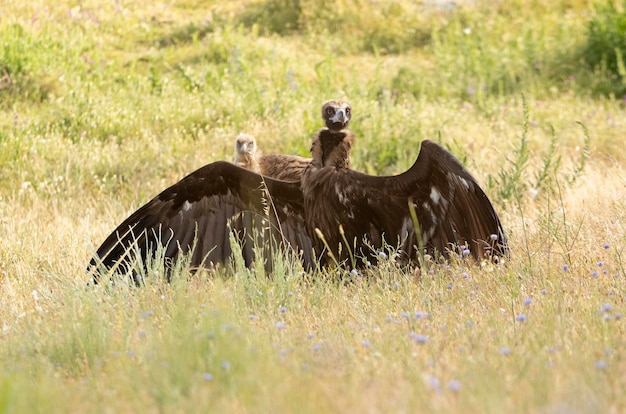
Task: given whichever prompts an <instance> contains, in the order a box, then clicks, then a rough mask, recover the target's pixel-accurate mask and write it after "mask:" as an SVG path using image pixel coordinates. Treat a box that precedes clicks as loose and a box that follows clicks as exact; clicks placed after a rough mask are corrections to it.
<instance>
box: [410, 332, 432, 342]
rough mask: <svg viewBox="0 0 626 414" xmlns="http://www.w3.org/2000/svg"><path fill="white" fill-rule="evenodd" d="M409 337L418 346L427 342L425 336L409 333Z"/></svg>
mask: <svg viewBox="0 0 626 414" xmlns="http://www.w3.org/2000/svg"><path fill="white" fill-rule="evenodd" d="M409 337H410V338H411V339H413V340H414V341H415V342H417V343H418V344H425V343H427V342H428V337H427V336H426V335H420V334H416V333H415V332H411V333H410V334H409Z"/></svg>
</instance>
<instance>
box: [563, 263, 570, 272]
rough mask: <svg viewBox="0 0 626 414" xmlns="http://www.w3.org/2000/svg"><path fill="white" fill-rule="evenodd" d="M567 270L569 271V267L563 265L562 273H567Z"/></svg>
mask: <svg viewBox="0 0 626 414" xmlns="http://www.w3.org/2000/svg"><path fill="white" fill-rule="evenodd" d="M568 270H569V266H568V265H566V264H564V265H563V271H564V272H567V271H568Z"/></svg>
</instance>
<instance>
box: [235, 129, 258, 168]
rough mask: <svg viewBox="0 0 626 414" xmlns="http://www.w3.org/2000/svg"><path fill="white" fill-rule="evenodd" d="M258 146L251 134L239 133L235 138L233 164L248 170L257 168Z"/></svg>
mask: <svg viewBox="0 0 626 414" xmlns="http://www.w3.org/2000/svg"><path fill="white" fill-rule="evenodd" d="M258 155H259V154H258V148H257V146H256V139H255V138H254V137H253V136H252V135H248V134H243V133H242V134H239V135H237V139H235V164H236V165H238V166H240V167H243V168H246V169H248V170H252V171H256V172H258V170H259V164H258Z"/></svg>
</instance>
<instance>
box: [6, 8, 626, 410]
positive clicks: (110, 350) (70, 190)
mask: <svg viewBox="0 0 626 414" xmlns="http://www.w3.org/2000/svg"><path fill="white" fill-rule="evenodd" d="M5 3H6V2H5ZM18 3H19V4H18ZM18 3H16V4H13V3H10V4H9V3H6V4H3V5H2V8H3V13H5V11H4V10H6V15H7V19H6V20H3V22H2V23H0V33H2V34H4V35H5V36H7V38H9V37H8V36H13V37H11V39H13V40H12V41H13V42H14V43H15V44H16V45H18V46H19V48H12V46H11V45H9V44H8V43H3V44H0V51H2V54H0V66H3V67H7V68H9V69H11V70H12V71H13V72H11V76H12V80H13V83H12V84H11V86H10V87H7V86H6V85H5V86H2V87H3V88H4V89H0V111H1V112H2V116H1V117H0V128H1V129H0V163H1V168H0V180H2V186H0V234H1V235H2V236H1V237H0V296H1V297H2V298H3V305H2V306H0V320H1V322H2V334H1V336H0V338H1V340H2V350H1V351H0V364H1V365H2V373H1V374H0V411H3V412H5V411H6V412H49V411H59V412H69V411H71V412H76V411H80V412H86V411H89V412H109V411H116V412H131V411H132V412H136V411H140V410H141V411H147V412H162V411H167V412H206V411H214V412H268V411H275V412H353V411H354V412H357V411H367V412H463V413H466V412H481V413H483V412H511V413H514V412H544V413H556V412H623V411H625V410H626V398H625V397H624V395H623V392H622V390H623V389H624V388H625V387H626V374H625V373H626V362H625V361H626V359H625V358H624V356H625V355H626V354H625V352H626V349H625V348H624V341H623V338H624V337H625V335H626V332H625V326H624V321H625V319H624V312H625V298H626V292H625V288H624V286H625V285H624V278H625V277H626V272H625V269H624V259H623V255H624V249H625V248H626V236H625V235H626V229H625V228H624V223H626V217H625V215H626V209H625V207H624V203H623V200H624V198H625V195H626V188H625V185H626V174H625V171H624V168H623V163H624V161H625V159H624V155H623V151H621V149H622V148H621V147H622V145H623V144H622V142H623V131H625V130H626V125H625V124H626V116H625V114H624V106H623V104H622V103H620V102H621V101H620V98H619V97H617V98H612V97H598V96H595V95H593V94H592V93H589V92H588V91H587V90H586V89H585V88H586V87H587V86H590V85H589V84H587V83H585V82H586V79H589V74H587V77H585V75H584V72H583V68H578V67H576V65H570V66H568V65H569V64H571V61H567V62H564V63H563V65H559V64H558V62H557V63H554V62H552V63H551V64H552V65H553V66H552V67H551V68H549V69H550V70H546V73H543V72H541V71H536V70H534V69H533V67H534V66H533V63H532V61H531V62H530V63H529V64H528V66H527V67H523V70H519V71H517V73H513V72H516V68H520V65H521V66H523V63H520V62H523V61H524V59H530V57H532V56H531V55H532V54H533V53H535V54H538V55H540V56H549V55H551V54H552V55H554V53H556V51H555V48H558V47H559V45H564V46H563V50H560V51H559V53H561V54H559V55H558V56H561V57H563V56H565V55H566V54H567V53H566V52H570V51H571V55H570V57H569V58H570V59H573V58H572V57H571V56H575V55H576V53H578V52H577V47H578V46H580V42H583V41H584V39H583V38H584V33H585V27H586V26H585V24H586V21H587V19H588V18H589V11H590V10H591V7H590V5H589V4H587V3H586V2H584V1H569V2H561V3H559V4H558V7H557V8H556V10H554V11H552V10H539V11H535V12H532V10H533V8H532V7H530V6H529V4H527V3H528V2H525V1H519V2H510V3H507V2H502V3H501V4H499V6H498V7H497V8H495V9H494V8H489V7H487V6H488V5H486V6H485V5H481V3H480V2H477V3H476V4H475V5H467V6H466V7H464V8H460V9H457V10H455V11H452V12H442V11H435V12H432V13H435V14H436V15H433V16H434V17H432V19H425V18H424V16H423V15H420V16H418V17H415V20H411V19H412V17H411V16H412V15H409V14H406V15H402V13H400V12H398V11H397V10H391V9H385V7H388V5H387V3H386V2H381V5H380V6H376V7H380V8H379V9H376V8H374V9H372V10H373V11H370V10H363V12H362V13H361V14H360V15H359V16H357V17H358V18H357V17H355V16H353V15H351V14H350V13H356V11H354V10H358V9H359V8H358V7H357V8H354V7H348V6H350V5H354V4H358V5H360V4H361V3H360V2H349V1H341V2H340V3H341V4H342V5H343V6H345V7H344V8H343V9H342V10H343V11H342V13H343V14H342V15H341V16H340V17H341V18H342V19H344V24H346V25H347V26H346V27H347V28H348V29H349V30H348V29H347V30H348V34H349V36H347V37H346V39H344V40H345V42H349V44H346V49H345V51H341V50H339V51H338V49H337V44H338V43H337V42H338V38H337V33H334V32H332V31H331V32H330V33H327V32H324V30H322V29H320V25H319V22H316V21H315V20H310V19H311V18H312V17H311V16H315V12H320V13H321V11H320V10H321V9H320V10H317V9H314V8H315V7H322V6H321V5H323V3H324V2H322V1H321V0H320V1H308V2H303V4H304V3H306V5H307V7H309V9H307V10H305V12H303V13H304V14H303V16H304V17H303V19H304V20H301V22H300V23H301V27H300V30H299V31H295V32H293V33H291V34H290V36H279V35H276V34H267V35H266V36H260V35H259V34H258V31H261V32H263V30H266V29H267V27H265V26H264V27H256V28H254V27H253V28H246V27H244V26H237V22H238V20H237V19H238V18H239V17H240V16H241V13H243V11H245V12H250V10H253V9H249V8H248V7H250V6H249V4H247V3H246V2H237V3H229V4H227V5H222V4H218V3H220V2H208V3H204V2H193V1H184V2H172V3H168V2H162V3H150V4H147V3H146V4H144V3H136V2H116V3H115V4H113V3H111V4H105V3H102V2H98V1H89V2H83V3H81V5H80V6H77V5H76V4H73V3H70V2H58V3H56V4H55V5H54V6H50V5H43V3H40V2H26V3H24V2H21V3H20V2H18ZM257 3H263V4H265V3H268V4H269V3H272V4H278V3H280V1H274V2H257ZM286 3H288V2H285V4H286ZM383 3H384V4H383ZM397 4H398V5H399V6H398V7H407V8H410V9H411V10H414V9H413V8H414V7H417V6H416V3H415V2H409V1H403V2H397ZM244 6H246V7H244ZM418 8H419V7H418ZM561 9H563V10H566V14H565V15H566V16H567V21H566V24H563V25H561V26H559V25H557V24H556V23H555V22H558V21H561V19H562V16H563V13H562V11H563V10H561ZM381 10H386V11H385V13H387V19H388V22H389V23H390V24H393V23H394V22H396V23H397V21H402V22H405V24H413V23H415V22H425V21H426V22H428V24H430V25H431V26H432V27H431V26H428V27H429V28H430V29H432V31H431V32H429V31H426V32H425V33H435V32H436V33H438V34H439V35H440V38H439V43H437V42H431V41H429V40H428V39H426V40H424V41H425V42H426V44H424V45H419V44H414V43H412V41H409V40H410V39H409V38H408V37H406V38H405V37H402V39H400V40H402V42H404V43H399V41H397V42H395V43H393V44H391V46H394V45H395V46H394V47H402V48H406V50H404V49H403V50H402V53H396V54H393V53H392V54H385V53H390V52H389V50H387V52H384V51H383V52H380V50H382V49H380V50H379V52H380V53H381V54H376V53H373V52H372V49H376V48H375V47H373V46H376V45H379V44H385V43H384V42H385V39H386V38H387V37H386V33H384V32H377V35H376V36H373V37H371V38H367V39H369V41H371V42H372V43H371V44H368V43H367V42H366V41H365V40H367V39H365V40H364V38H362V37H361V38H359V36H360V34H361V32H359V30H360V29H362V30H370V29H372V28H378V29H377V30H383V31H384V27H385V25H383V24H381V23H380V16H378V14H380V13H382V12H381ZM253 11H254V10H253ZM522 11H523V13H530V15H527V14H524V16H525V17H524V18H523V19H521V18H519V16H520V15H521V14H520V13H522ZM446 13H447V14H446ZM533 13H534V14H533ZM34 15H36V16H37V19H36V21H33V16H34ZM401 15H402V16H403V17H402V18H400V17H398V16H401ZM377 16H378V17H377ZM516 16H517V17H516ZM305 18H306V19H305ZM307 19H309V20H307ZM376 19H379V20H376ZM394 19H401V20H394ZM507 19H511V20H510V21H511V24H510V25H508V26H507V24H506V22H507ZM263 21H264V20H262V19H260V20H259V22H260V23H259V24H261V23H263ZM480 21H485V27H488V28H490V29H489V30H491V31H492V32H493V33H490V34H491V36H486V33H485V32H480V27H481V26H480V25H478V24H476V22H480ZM351 22H352V23H351ZM354 22H359V25H355V24H354ZM407 22H408V23H407ZM12 24H18V25H20V26H21V28H22V29H23V34H22V35H20V36H16V35H15V33H14V32H13V31H14V30H16V29H15V28H14V27H13V26H10V25H12ZM424 24H425V23H424ZM455 24H456V25H460V26H459V27H461V28H462V27H465V26H463V25H464V24H465V25H467V26H466V27H472V30H473V32H471V33H473V34H474V35H477V36H478V35H481V36H482V37H481V39H482V40H481V41H478V40H476V42H468V41H467V36H469V35H467V34H465V33H463V32H459V33H456V32H455V31H454V30H455V29H454V27H455V26H454V25H455ZM268 27H269V26H268ZM363 28H366V29H363ZM367 28H369V29H367ZM396 29H397V27H396V28H394V31H391V32H390V33H392V34H394V36H400V35H398V33H399V32H397V31H396ZM430 29H429V30H430ZM328 30H330V29H328ZM422 30H425V29H424V28H423V27H422ZM477 31H478V32H477ZM78 33H81V36H77V34H78ZM531 34H532V35H531ZM444 35H445V36H444ZM402 36H404V35H402ZM516 36H517V37H516ZM519 36H522V38H524V39H526V40H525V41H524V42H519V43H516V42H515V41H513V40H511V39H516V38H518V37H519ZM524 36H526V37H524ZM503 38H504V39H507V42H506V47H507V48H508V49H507V52H506V53H504V54H502V59H501V60H497V59H496V60H497V61H498V66H497V67H496V68H495V69H490V67H489V66H487V65H485V66H480V65H479V66H473V67H471V68H470V67H468V66H466V64H467V62H468V59H467V58H468V57H470V56H473V55H474V54H476V53H478V51H481V50H482V51H483V53H485V55H484V56H486V57H491V58H492V57H493V56H497V53H496V52H497V51H498V50H499V49H501V48H502V47H503V45H502V44H500V43H499V42H498V41H497V39H503ZM356 39H358V41H357V40H356ZM376 42H378V43H376ZM381 42H382V43H381ZM372 45H373V46H372ZM391 46H390V47H391ZM530 46H532V47H533V48H534V51H533V52H532V53H531V52H529V50H528V48H529V47H530ZM570 49H571V50H570ZM14 50H19V51H20V52H19V53H14ZM460 51H461V52H460ZM463 51H464V52H463ZM9 52H10V53H9ZM553 52H554V53H553ZM574 52H576V53H574ZM461 53H466V55H464V56H462V55H461ZM444 54H447V56H448V57H447V59H448V60H447V61H446V62H447V63H446V64H447V65H448V67H446V68H442V66H441V64H442V63H441V62H439V61H438V60H437V56H443V55H444ZM476 56H480V54H478V55H476ZM555 56H556V55H555ZM455 57H456V59H455ZM507 59H508V60H507ZM463 62H465V63H463ZM507 62H509V63H510V65H509V66H507V65H508V64H509V63H507ZM511 62H512V63H511ZM549 63H550V62H547V63H546V65H548V64H549ZM406 67H409V68H411V70H412V71H413V72H412V73H411V75H410V76H409V77H408V78H407V77H401V76H399V73H400V72H401V71H402V68H406ZM562 67H565V69H563V73H565V71H566V70H570V69H571V68H572V67H576V70H577V72H576V76H575V79H573V80H571V79H569V78H568V77H567V76H565V75H564V78H563V79H561V78H559V76H560V75H559V73H560V72H559V71H561V69H562ZM444 69H445V70H444ZM491 70H493V72H490V71H491ZM497 70H500V71H502V72H497ZM472 71H473V72H472ZM444 72H445V73H444ZM505 72H506V73H505ZM511 73H513V75H511ZM555 73H556V75H555ZM448 74H452V75H454V74H457V75H458V76H448ZM468 74H470V75H471V76H470V75H468ZM499 75H502V76H501V78H502V79H509V78H510V79H515V78H516V76H517V77H518V78H519V79H520V82H519V83H515V82H513V83H506V85H507V88H508V89H507V88H505V89H506V90H503V91H501V92H497V91H494V90H493V89H490V88H486V89H485V90H484V93H482V92H481V93H482V95H481V94H474V95H471V94H467V87H470V86H472V85H473V84H467V85H465V84H464V83H463V82H469V83H471V82H473V81H472V79H473V78H472V76H474V77H475V78H476V79H483V80H486V79H495V78H498V77H499ZM579 79H581V80H579ZM507 82H508V81H507ZM459 84H463V85H464V86H463V88H462V90H457V89H458V85H459ZM3 85H4V84H3ZM454 91H456V92H454ZM522 93H523V94H524V96H525V100H526V102H527V105H528V112H527V116H528V118H529V126H528V130H527V131H524V129H523V126H522V125H523V122H524V118H525V115H524V111H523V104H522ZM478 95H480V96H478ZM330 97H337V98H347V99H349V100H350V101H351V103H352V104H353V107H354V108H355V119H354V122H353V124H352V129H353V130H354V131H355V132H356V133H357V136H358V137H359V141H358V143H357V146H356V148H355V152H354V159H353V161H354V165H355V168H357V169H359V170H362V171H367V172H370V173H373V174H383V173H384V174H387V173H396V172H399V171H402V170H404V169H405V168H407V167H408V166H409V165H410V164H411V163H412V162H413V161H414V159H415V157H416V155H417V154H416V150H415V148H417V145H418V142H419V141H420V140H422V139H424V138H431V139H436V140H441V142H442V143H443V144H444V145H446V146H448V147H449V148H451V150H452V151H453V152H454V153H455V154H457V155H458V156H459V158H461V159H463V160H464V162H465V164H466V165H467V166H468V168H469V169H470V170H471V171H472V172H473V173H474V174H475V176H476V177H477V179H478V180H479V181H480V182H481V183H482V184H483V185H484V187H485V188H486V189H487V191H488V193H489V195H490V196H491V197H492V199H493V200H494V202H495V204H496V208H497V209H498V211H499V212H501V218H502V221H503V223H504V224H505V228H506V230H507V232H508V234H509V235H510V242H511V247H512V252H513V256H512V259H511V261H510V262H509V263H508V265H507V266H506V267H502V268H492V267H489V266H483V267H481V266H476V265H473V264H470V263H465V262H458V263H451V264H450V266H449V267H434V268H432V269H429V270H428V271H427V270H424V272H422V274H421V277H419V278H418V277H417V274H416V273H413V272H404V271H401V270H399V269H398V268H397V267H396V265H395V264H394V263H393V262H392V261H389V262H383V263H381V265H380V266H379V267H377V268H376V269H374V270H372V271H371V272H370V273H368V274H365V275H362V277H360V278H358V279H357V281H356V282H355V283H349V284H339V283H337V282H336V279H337V278H336V275H333V274H318V275H307V274H304V273H303V272H302V271H301V270H299V269H298V267H297V266H295V267H294V266H293V265H292V264H289V263H282V262H280V259H277V261H278V262H279V264H280V265H282V266H283V268H284V270H283V271H279V272H277V273H276V274H275V275H274V276H273V277H271V278H266V277H264V276H261V275H258V274H257V273H256V272H255V271H254V270H248V269H236V270H233V271H231V272H224V273H222V274H219V275H207V274H200V275H194V276H188V275H184V274H182V275H178V276H177V277H176V278H175V279H174V281H173V282H172V283H171V284H166V283H164V282H163V281H161V280H159V279H158V278H152V279H150V280H149V283H148V285H147V286H146V287H145V288H144V289H136V288H131V287H127V286H124V285H120V286H116V287H115V288H111V287H107V286H99V287H97V288H88V287H87V286H86V282H87V275H85V273H84V269H85V266H86V264H87V262H88V260H89V258H90V255H91V254H92V253H93V251H94V249H95V248H96V247H97V245H98V243H100V242H101V241H102V240H103V238H104V237H105V236H106V235H107V234H108V233H109V232H110V231H111V230H112V228H114V226H115V225H116V224H118V223H119V222H120V221H121V220H122V219H123V218H125V217H126V216H127V215H128V214H129V213H130V212H131V211H133V210H134V209H135V208H137V207H138V206H139V205H141V204H142V203H143V202H145V201H147V200H148V199H150V198H151V197H152V196H153V195H154V194H156V193H157V192H158V191H160V190H161V189H163V188H164V187H165V186H167V185H169V184H171V183H173V182H175V181H176V180H178V179H180V178H181V177H182V176H184V175H185V174H187V173H189V172H190V171H192V170H193V169H195V168H197V167H200V166H201V165H203V164H205V163H207V162H211V161H214V160H218V159H230V157H231V153H232V142H233V139H234V137H235V135H236V134H237V133H238V132H240V131H245V132H249V133H253V134H255V135H256V136H257V137H258V139H259V142H260V143H261V145H262V146H263V149H264V151H265V152H273V151H276V152H289V153H299V154H301V155H306V153H307V150H308V145H309V141H310V137H311V136H312V134H313V133H314V131H315V130H316V129H317V128H319V126H320V121H319V120H318V117H319V115H318V106H319V104H320V103H321V102H322V101H323V100H325V99H328V98H330ZM577 122H582V123H583V124H584V125H585V126H586V128H587V129H588V131H589V137H590V138H591V144H590V148H589V154H590V156H589V158H588V160H587V163H586V165H585V167H584V169H583V171H582V174H581V175H580V176H578V177H577V178H576V180H575V181H574V182H573V183H569V182H568V180H569V179H571V178H572V174H573V171H574V170H575V169H576V168H577V166H578V165H579V163H580V155H581V152H582V151H583V150H584V148H583V146H584V142H585V133H584V131H583V129H582V128H581V126H580V125H579V124H578V123H577ZM551 128H553V129H554V135H553V133H552V129H551ZM286 130H287V131H288V132H285V131H286ZM553 136H554V137H555V139H556V141H555V142H556V144H557V145H556V148H555V152H554V154H553V155H551V157H553V158H552V159H553V160H556V158H557V157H560V160H561V161H560V165H559V167H558V168H557V169H556V170H554V171H552V172H551V173H550V175H549V179H550V181H549V183H550V185H549V186H548V187H547V188H545V189H542V191H540V192H539V194H537V195H536V197H534V198H533V197H531V195H533V193H532V191H530V190H531V189H532V185H533V183H534V180H535V178H534V174H535V173H536V172H538V171H540V169H541V166H542V165H543V162H544V160H545V158H546V157H547V156H548V154H549V150H548V149H549V142H550V139H551V138H552V137H553ZM523 138H525V139H526V140H527V142H528V150H529V159H528V163H527V164H526V165H525V167H524V169H523V174H522V176H521V178H520V179H519V180H518V184H524V186H521V187H520V188H525V190H524V191H523V192H522V193H520V194H517V196H516V197H513V198H511V199H508V200H503V199H500V198H499V196H498V194H500V193H499V188H498V187H497V182H496V183H495V184H494V183H493V182H491V184H490V181H489V178H490V177H491V178H492V179H493V178H494V177H498V174H499V173H501V172H502V171H503V170H506V169H507V168H509V167H510V166H511V165H513V164H514V163H515V161H516V158H515V155H514V149H515V148H518V147H519V143H520V141H521V140H522V139H523ZM506 159H509V160H510V162H509V161H506ZM564 266H566V269H567V270H565V268H564Z"/></svg>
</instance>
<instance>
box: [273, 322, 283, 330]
mask: <svg viewBox="0 0 626 414" xmlns="http://www.w3.org/2000/svg"><path fill="white" fill-rule="evenodd" d="M274 326H276V328H278V329H285V322H276V323H275V324H274Z"/></svg>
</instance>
